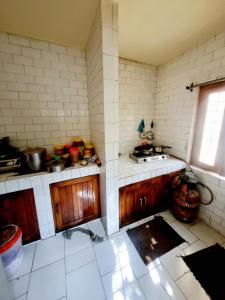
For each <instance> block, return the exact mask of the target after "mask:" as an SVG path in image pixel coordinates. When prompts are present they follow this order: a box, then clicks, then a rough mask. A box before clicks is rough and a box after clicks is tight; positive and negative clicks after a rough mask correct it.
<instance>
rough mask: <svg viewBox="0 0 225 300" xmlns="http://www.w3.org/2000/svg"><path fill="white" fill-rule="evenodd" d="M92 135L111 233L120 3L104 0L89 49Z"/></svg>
mask: <svg viewBox="0 0 225 300" xmlns="http://www.w3.org/2000/svg"><path fill="white" fill-rule="evenodd" d="M86 59H87V81H88V101H89V116H90V131H91V139H92V141H93V142H94V144H95V145H96V150H97V154H98V155H99V157H100V158H101V160H102V167H101V170H100V188H101V208H102V221H103V223H104V226H105V229H106V231H107V233H108V234H112V233H113V232H116V231H118V229H119V209H118V207H119V200H118V124H119V121H118V115H119V113H118V3H117V1H113V0H107V1H106V0H102V1H101V3H100V5H99V7H98V8H97V11H96V15H95V19H94V22H93V24H92V30H91V33H90V36H89V40H88V44H87V49H86Z"/></svg>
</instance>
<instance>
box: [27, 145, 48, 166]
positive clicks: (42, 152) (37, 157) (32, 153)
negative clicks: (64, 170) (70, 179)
mask: <svg viewBox="0 0 225 300" xmlns="http://www.w3.org/2000/svg"><path fill="white" fill-rule="evenodd" d="M23 153H24V155H25V157H26V163H27V165H28V167H29V169H30V170H31V171H35V172H37V171H41V170H42V168H43V166H44V161H45V156H46V149H45V148H28V149H27V150H25V151H23Z"/></svg>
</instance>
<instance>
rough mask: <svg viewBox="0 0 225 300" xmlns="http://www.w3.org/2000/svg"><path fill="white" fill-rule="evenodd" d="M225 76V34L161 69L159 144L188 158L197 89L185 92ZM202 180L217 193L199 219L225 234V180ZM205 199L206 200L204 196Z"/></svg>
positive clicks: (205, 177)
mask: <svg viewBox="0 0 225 300" xmlns="http://www.w3.org/2000/svg"><path fill="white" fill-rule="evenodd" d="M224 76H225V32H223V33H221V34H219V35H216V36H215V37H213V38H211V39H210V40H209V41H207V42H206V43H204V44H201V45H199V46H198V47H195V48H193V49H192V50H190V51H188V52H186V53H184V54H183V55H181V56H180V57H178V58H176V59H174V60H173V61H171V62H169V63H167V64H165V65H163V66H161V67H160V68H159V70H158V77H157V96H156V112H155V119H156V137H157V141H158V142H159V143H163V144H168V145H170V146H172V152H173V153H174V154H176V155H178V156H180V157H183V158H186V157H187V154H188V151H189V141H190V139H191V133H192V130H193V119H194V115H195V114H194V111H195V103H196V100H197V93H198V92H197V89H195V90H194V91H193V92H192V93H191V92H190V91H187V90H186V89H185V87H186V85H189V84H190V83H191V82H194V83H195V82H204V81H208V80H213V79H215V78H217V77H224ZM195 172H196V174H197V175H198V176H199V178H200V179H201V180H202V181H203V182H204V183H206V184H207V185H209V187H210V188H211V189H212V191H213V193H214V201H213V203H212V204H211V205H208V206H203V205H202V206H201V210H200V216H201V217H202V218H203V219H204V220H205V221H206V222H207V223H208V224H209V225H210V226H212V227H213V228H215V229H216V230H218V231H220V232H221V233H222V234H223V235H224V234H225V184H224V179H223V178H221V177H220V178H219V177H216V176H215V175H213V174H209V173H205V172H203V171H201V170H196V169H195ZM202 197H204V198H207V197H208V194H207V193H206V192H204V193H203V194H202Z"/></svg>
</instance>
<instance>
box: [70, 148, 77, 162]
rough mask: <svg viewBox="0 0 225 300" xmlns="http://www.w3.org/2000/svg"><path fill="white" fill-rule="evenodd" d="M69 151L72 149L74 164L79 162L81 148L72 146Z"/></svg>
mask: <svg viewBox="0 0 225 300" xmlns="http://www.w3.org/2000/svg"><path fill="white" fill-rule="evenodd" d="M69 151H70V157H71V160H72V163H73V164H75V163H77V162H78V161H79V155H80V148H77V147H71V148H70V150H69Z"/></svg>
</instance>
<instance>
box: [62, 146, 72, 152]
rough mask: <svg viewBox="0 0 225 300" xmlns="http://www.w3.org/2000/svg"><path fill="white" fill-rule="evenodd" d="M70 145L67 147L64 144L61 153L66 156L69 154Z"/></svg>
mask: <svg viewBox="0 0 225 300" xmlns="http://www.w3.org/2000/svg"><path fill="white" fill-rule="evenodd" d="M70 147H71V146H70V145H68V144H66V145H64V147H63V152H64V153H65V154H66V153H69V149H70Z"/></svg>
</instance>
